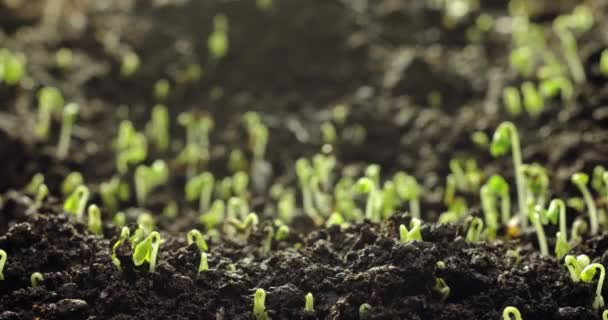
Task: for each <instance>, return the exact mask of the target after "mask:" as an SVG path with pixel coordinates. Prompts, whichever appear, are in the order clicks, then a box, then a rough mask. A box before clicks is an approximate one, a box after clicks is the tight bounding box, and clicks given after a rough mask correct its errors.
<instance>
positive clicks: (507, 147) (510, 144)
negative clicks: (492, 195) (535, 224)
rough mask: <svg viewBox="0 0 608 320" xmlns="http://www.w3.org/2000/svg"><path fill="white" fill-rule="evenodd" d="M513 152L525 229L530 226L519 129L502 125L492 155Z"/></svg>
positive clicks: (497, 131) (508, 123)
mask: <svg viewBox="0 0 608 320" xmlns="http://www.w3.org/2000/svg"><path fill="white" fill-rule="evenodd" d="M509 151H511V152H512V154H513V169H514V171H515V184H516V186H517V201H518V205H519V217H520V221H521V223H522V226H523V229H526V228H527V226H528V221H527V220H528V219H527V212H528V211H527V210H526V203H527V201H526V191H525V189H524V188H525V185H526V180H525V177H524V174H523V168H522V164H523V162H522V157H521V148H520V145H519V134H518V133H517V128H516V127H515V125H514V124H513V123H511V122H503V123H501V124H500V125H499V126H498V128H496V131H495V132H494V136H493V137H492V144H491V145H490V153H491V154H492V156H494V157H498V156H502V155H504V154H506V153H507V152H509Z"/></svg>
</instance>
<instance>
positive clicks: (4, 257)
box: [0, 249, 7, 281]
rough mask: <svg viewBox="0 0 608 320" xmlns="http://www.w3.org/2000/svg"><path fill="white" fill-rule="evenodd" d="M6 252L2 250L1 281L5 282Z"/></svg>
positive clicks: (0, 253) (0, 256) (0, 263)
mask: <svg viewBox="0 0 608 320" xmlns="http://www.w3.org/2000/svg"><path fill="white" fill-rule="evenodd" d="M6 257H7V256H6V251H4V250H2V249H0V281H2V280H4V265H5V264H6Z"/></svg>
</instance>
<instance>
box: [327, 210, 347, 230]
mask: <svg viewBox="0 0 608 320" xmlns="http://www.w3.org/2000/svg"><path fill="white" fill-rule="evenodd" d="M334 225H335V226H340V227H343V226H346V225H347V223H346V221H345V220H344V217H343V216H342V215H341V214H340V213H339V212H334V213H332V214H331V215H330V216H329V218H327V221H325V226H326V227H328V228H329V227H331V226H334Z"/></svg>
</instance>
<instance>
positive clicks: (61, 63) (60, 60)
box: [55, 48, 74, 70]
mask: <svg viewBox="0 0 608 320" xmlns="http://www.w3.org/2000/svg"><path fill="white" fill-rule="evenodd" d="M73 60H74V57H73V54H72V50H71V49H70V48H60V49H59V50H57V52H55V63H56V64H57V66H58V67H59V68H61V69H63V70H67V69H70V68H71V67H72V62H73Z"/></svg>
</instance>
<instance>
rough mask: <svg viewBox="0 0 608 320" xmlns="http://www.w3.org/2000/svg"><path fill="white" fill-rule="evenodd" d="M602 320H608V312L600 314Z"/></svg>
mask: <svg viewBox="0 0 608 320" xmlns="http://www.w3.org/2000/svg"><path fill="white" fill-rule="evenodd" d="M602 320H608V310H604V312H602Z"/></svg>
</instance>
